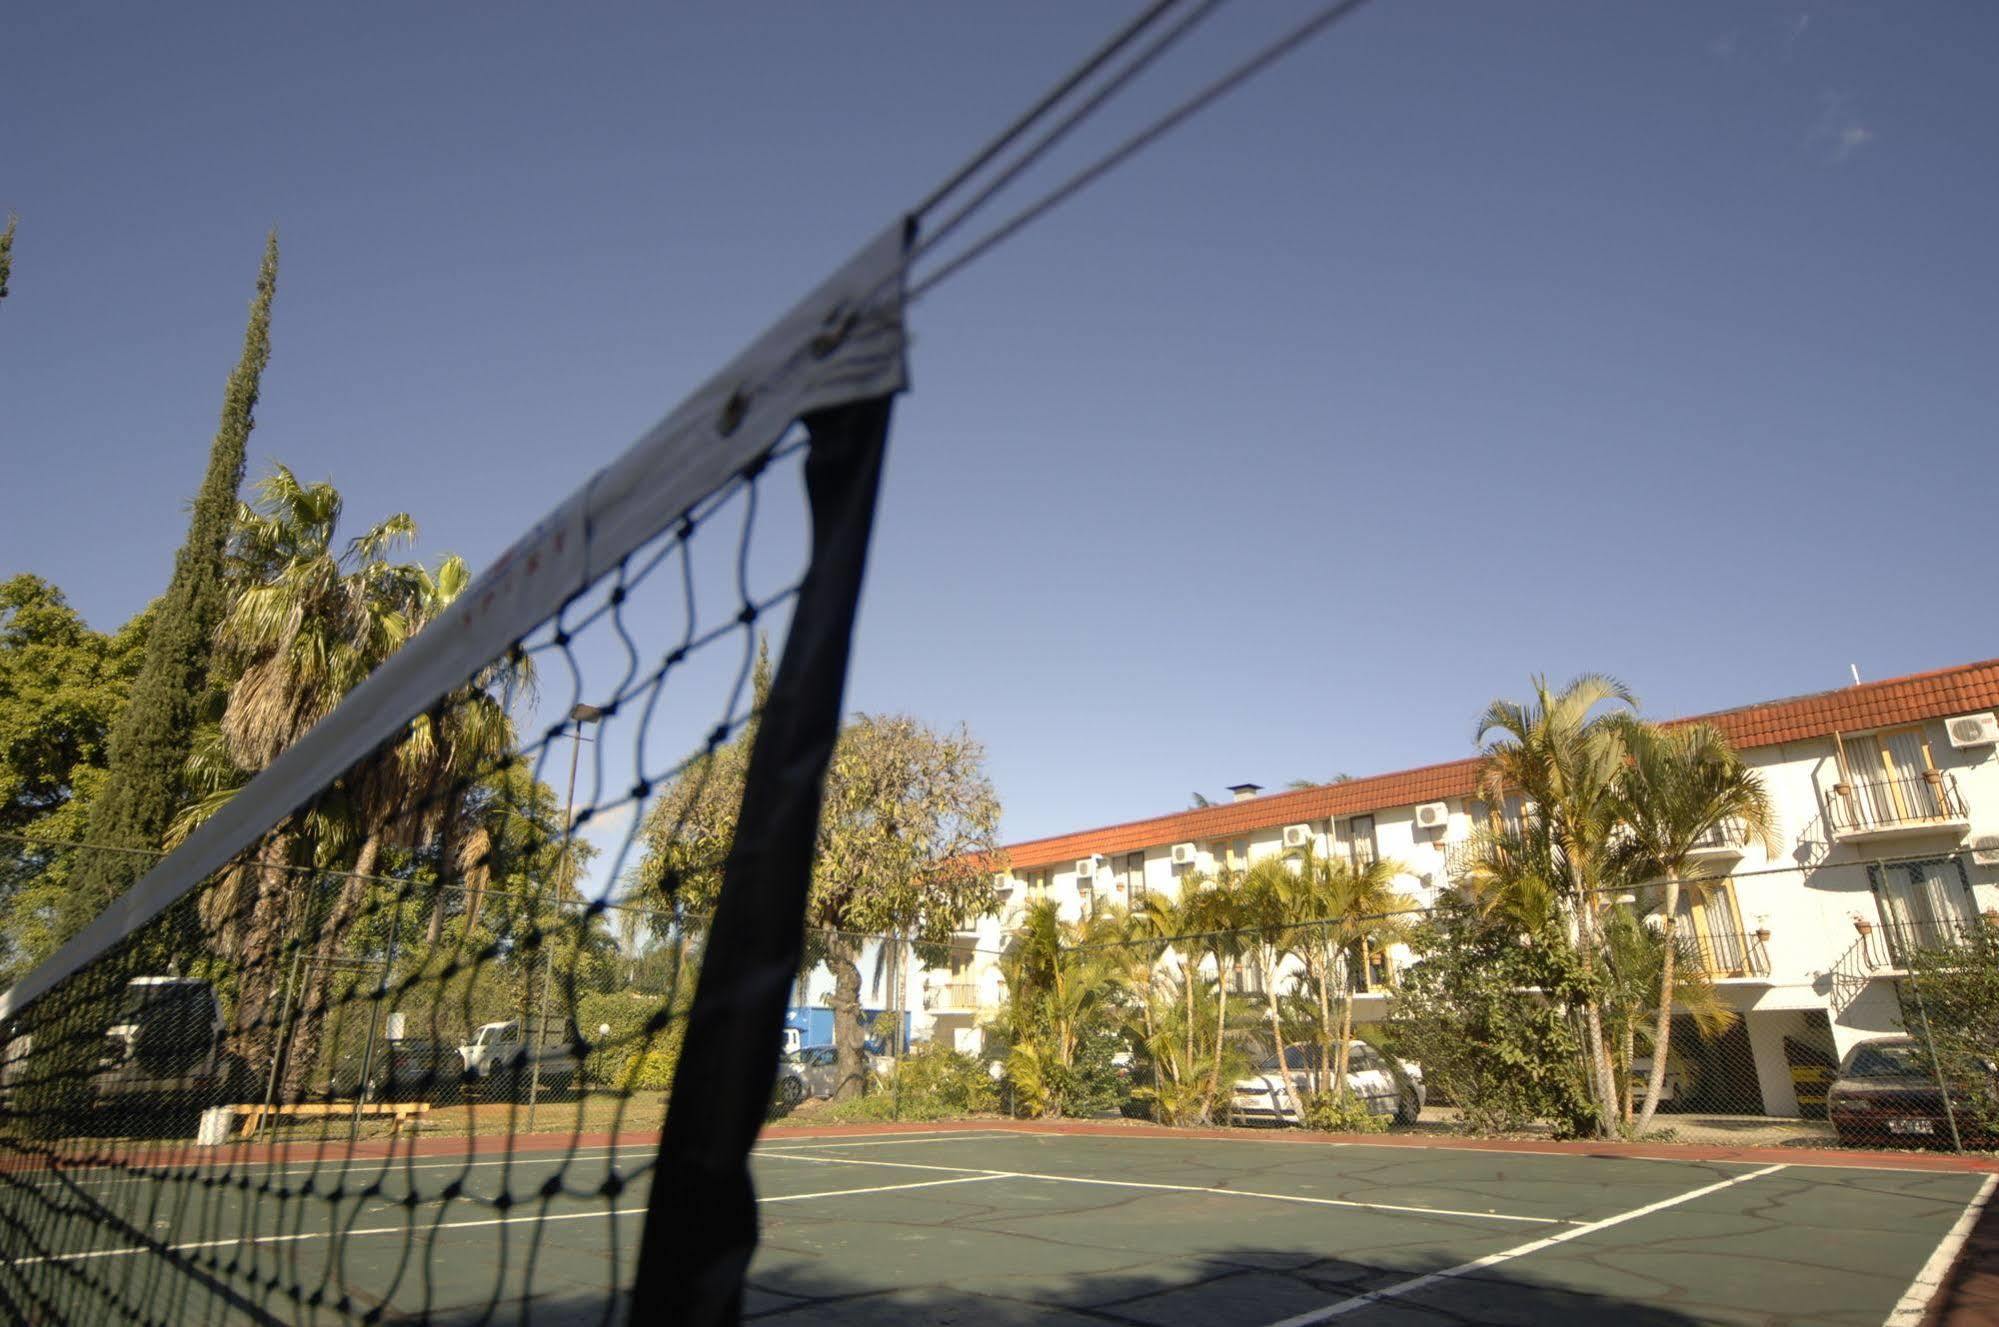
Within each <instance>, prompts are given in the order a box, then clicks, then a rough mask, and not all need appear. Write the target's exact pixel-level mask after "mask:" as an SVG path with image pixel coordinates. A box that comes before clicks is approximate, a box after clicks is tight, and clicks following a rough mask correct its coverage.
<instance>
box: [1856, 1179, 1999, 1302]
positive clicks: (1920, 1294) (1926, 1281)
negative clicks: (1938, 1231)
mask: <svg viewBox="0 0 1999 1327" xmlns="http://www.w3.org/2000/svg"><path fill="white" fill-rule="evenodd" d="M1995 1188H1999V1175H1987V1176H1986V1177H1985V1183H1983V1184H1981V1185H1979V1186H1978V1192H1977V1193H1976V1194H1974V1195H1972V1199H1971V1201H1970V1202H1968V1203H1966V1204H1965V1206H1964V1210H1963V1211H1962V1212H1960V1213H1958V1216H1957V1223H1956V1224H1955V1225H1953V1226H1952V1227H1951V1228H1950V1229H1949V1230H1947V1231H1945V1232H1944V1237H1943V1238H1942V1239H1941V1240H1939V1241H1938V1242H1937V1246H1936V1248H1935V1249H1934V1250H1932V1251H1931V1253H1930V1260H1929V1261H1928V1262H1926V1263H1924V1264H1923V1268H1922V1270H1921V1271H1919V1272H1917V1273H1916V1279H1915V1280H1913V1281H1911V1282H1909V1288H1908V1289H1907V1290H1905V1291H1903V1292H1902V1298H1901V1300H1900V1301H1899V1302H1897V1303H1896V1305H1895V1308H1894V1311H1893V1312H1891V1313H1890V1314H1889V1315H1888V1320H1887V1321H1886V1322H1885V1323H1883V1324H1882V1327H1916V1324H1917V1323H1919V1322H1921V1321H1922V1320H1923V1314H1924V1313H1925V1312H1926V1311H1928V1309H1929V1307H1930V1301H1931V1300H1933V1299H1935V1298H1936V1296H1937V1292H1938V1291H1939V1290H1941V1289H1943V1279H1944V1278H1945V1277H1946V1276H1949V1275H1950V1269H1951V1264H1953V1263H1955V1262H1956V1261H1957V1252H1958V1250H1959V1249H1962V1248H1963V1247H1964V1241H1965V1240H1966V1239H1968V1238H1970V1236H1971V1228H1972V1227H1973V1226H1974V1225H1976V1224H1978V1214H1979V1213H1980V1212H1983V1211H1984V1210H1985V1204H1986V1202H1987V1200H1989V1199H1990V1198H1991V1197H1992V1190H1993V1189H1995Z"/></svg>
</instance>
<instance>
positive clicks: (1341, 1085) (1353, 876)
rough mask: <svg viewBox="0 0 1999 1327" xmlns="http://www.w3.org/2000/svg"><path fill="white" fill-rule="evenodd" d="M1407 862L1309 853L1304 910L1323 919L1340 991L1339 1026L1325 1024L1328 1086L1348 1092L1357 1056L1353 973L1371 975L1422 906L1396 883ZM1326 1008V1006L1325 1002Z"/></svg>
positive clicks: (1321, 934) (1327, 955) (1327, 957)
mask: <svg viewBox="0 0 1999 1327" xmlns="http://www.w3.org/2000/svg"><path fill="white" fill-rule="evenodd" d="M1406 872H1407V868H1406V867H1404V866H1402V864H1401V863H1399V862H1395V861H1390V860H1388V859H1387V858H1381V859H1378V860H1375V861H1371V862H1368V863H1366V864H1365V865H1357V864H1355V863H1353V862H1351V861H1347V860H1344V859H1341V858H1338V857H1317V856H1308V857H1307V858H1306V859H1305V862H1304V869H1303V870H1302V871H1301V872H1300V875H1299V880H1300V883H1301V885H1302V886H1303V894H1304V897H1303V898H1302V899H1301V901H1300V906H1301V909H1303V910H1307V911H1309V913H1310V914H1311V915H1312V916H1313V917H1315V918H1318V919H1320V920H1319V924H1318V925H1317V926H1315V927H1314V928H1313V929H1314V930H1316V931H1317V932H1318V944H1319V946H1320V951H1321V957H1322V961H1323V963H1324V965H1325V972H1326V980H1327V981H1328V982H1329V983H1330V984H1331V985H1332V986H1334V987H1336V988H1337V989H1338V991H1339V996H1340V1007H1339V1026H1338V1028H1337V1030H1335V1029H1333V1028H1332V1027H1331V1026H1330V1025H1329V1022H1322V1023H1321V1030H1320V1045H1319V1072H1320V1074H1321V1076H1322V1077H1323V1078H1325V1079H1326V1081H1327V1083H1328V1090H1330V1091H1333V1092H1335V1093H1337V1092H1343V1091H1345V1090H1346V1083H1347V1065H1348V1062H1349V1060H1350V1059H1351V1058H1352V1048H1353V1027H1354V996H1355V990H1354V985H1355V983H1354V980H1353V971H1354V967H1355V965H1356V964H1358V966H1359V968H1360V971H1361V972H1362V973H1365V972H1367V971H1368V970H1369V968H1370V965H1371V964H1372V962H1373V956H1374V955H1375V954H1376V953H1379V952H1381V951H1382V950H1384V949H1385V948H1386V947H1387V946H1388V945H1390V944H1393V943H1395V942H1396V941H1398V940H1400V939H1401V938H1402V937H1403V935H1404V933H1405V932H1406V930H1407V923H1406V920H1405V919H1406V917H1407V916H1409V915H1412V914H1413V913H1414V912H1415V911H1416V908H1417V904H1416V902H1415V900H1413V899H1411V898H1410V897H1409V896H1408V895H1406V894H1402V893H1400V892H1398V891H1397V890H1396V888H1395V882H1396V880H1398V879H1399V878H1400V877H1401V876H1403V875H1404V874H1406ZM1322 1008H1323V1005H1322ZM1329 1042H1330V1043H1331V1047H1330V1048H1331V1050H1332V1061H1333V1062H1332V1066H1331V1070H1330V1074H1328V1070H1327V1066H1326V1058H1327V1057H1326V1052H1327V1049H1328V1045H1327V1043H1329Z"/></svg>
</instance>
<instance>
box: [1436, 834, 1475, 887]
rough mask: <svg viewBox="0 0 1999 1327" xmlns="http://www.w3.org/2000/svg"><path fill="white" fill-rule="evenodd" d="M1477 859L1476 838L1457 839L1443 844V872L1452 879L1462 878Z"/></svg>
mask: <svg viewBox="0 0 1999 1327" xmlns="http://www.w3.org/2000/svg"><path fill="white" fill-rule="evenodd" d="M1477 860H1478V840H1477V839H1459V840H1458V841H1457V842H1456V843H1446V844H1445V845H1444V874H1445V875H1446V876H1447V877H1449V878H1450V879H1452V880H1463V879H1464V878H1465V877H1466V876H1467V875H1468V874H1470V872H1471V868H1472V864H1473V863H1474V862H1476V861H1477Z"/></svg>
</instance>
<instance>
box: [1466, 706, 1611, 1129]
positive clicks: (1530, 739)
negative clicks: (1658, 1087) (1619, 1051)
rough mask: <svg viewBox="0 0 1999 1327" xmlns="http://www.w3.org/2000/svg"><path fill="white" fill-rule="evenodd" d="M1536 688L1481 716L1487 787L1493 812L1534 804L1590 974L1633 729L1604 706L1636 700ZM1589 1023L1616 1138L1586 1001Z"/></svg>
mask: <svg viewBox="0 0 1999 1327" xmlns="http://www.w3.org/2000/svg"><path fill="white" fill-rule="evenodd" d="M1533 687H1534V695H1533V698H1532V699H1531V700H1529V701H1527V702H1526V703H1524V704H1523V703H1519V702H1515V701H1508V700H1495V701H1493V702H1492V704H1491V705H1489V706H1488V707H1487V708H1486V711H1485V713H1484V715H1483V716H1481V717H1480V719H1479V723H1478V730H1477V736H1476V739H1475V740H1477V741H1478V742H1479V743H1480V744H1481V747H1482V754H1483V756H1484V769H1483V770H1482V772H1481V776H1480V782H1481V783H1482V785H1483V787H1484V790H1485V795H1486V796H1487V798H1488V799H1489V800H1491V801H1492V802H1493V803H1495V804H1498V803H1500V802H1502V801H1503V800H1504V799H1505V798H1506V797H1507V796H1508V795H1511V794H1517V795H1519V796H1521V797H1524V798H1526V799H1527V800H1528V801H1530V802H1531V803H1532V804H1533V811H1532V814H1531V816H1530V817H1529V818H1530V819H1531V820H1532V821H1533V822H1534V825H1535V827H1536V828H1537V829H1538V830H1539V831H1540V832H1541V833H1542V834H1543V835H1544V838H1545V843H1546V845H1547V847H1548V850H1549V852H1548V856H1549V858H1550V861H1551V862H1552V863H1553V864H1554V865H1555V866H1557V867H1558V868H1559V869H1558V870H1555V871H1551V872H1549V873H1548V874H1549V876H1550V878H1549V880H1548V883H1549V884H1550V885H1553V886H1555V887H1557V888H1559V890H1560V891H1561V895H1560V896H1561V902H1562V904H1563V906H1564V907H1565V908H1566V909H1567V911H1568V914H1569V921H1570V924H1571V925H1572V926H1573V927H1574V930H1575V935H1576V941H1577V945H1578V947H1579V949H1580V951H1581V954H1582V958H1583V963H1584V965H1585V969H1586V971H1593V970H1594V966H1595V963H1596V955H1597V951H1598V948H1599V940H1598V937H1597V934H1596V913H1597V900H1598V898H1599V896H1600V895H1601V894H1602V892H1603V886H1604V885H1605V884H1606V882H1607V881H1608V880H1609V879H1610V877H1611V873H1612V871H1613V869H1614V866H1613V861H1612V857H1613V853H1614V850H1615V848H1616V845H1617V843H1618V840H1619V831H1618V823H1619V822H1618V820H1617V816H1616V805H1615V794H1616V790H1617V785H1618V780H1619V777H1620V775H1621V773H1622V771H1623V769H1624V764H1625V751H1626V747H1625V741H1624V738H1625V734H1626V732H1627V731H1628V729H1629V727H1630V725H1629V723H1628V722H1626V721H1625V716H1623V715H1620V714H1615V713H1609V712H1603V707H1605V706H1609V705H1618V706H1623V707H1626V708H1627V709H1636V708H1637V704H1638V702H1637V699H1636V698H1635V697H1634V696H1633V695H1632V694H1631V692H1630V691H1629V690H1628V689H1627V688H1626V687H1625V686H1624V685H1623V684H1622V683H1621V682H1618V681H1617V680H1616V679H1614V678H1610V677H1606V676H1604V675H1602V674H1599V673H1585V674H1583V675H1582V676H1581V677H1578V678H1576V679H1575V680H1574V681H1572V682H1570V683H1569V684H1568V685H1567V686H1566V687H1563V688H1562V689H1561V690H1560V691H1553V690H1550V688H1549V686H1548V682H1547V679H1546V678H1544V677H1536V678H1534V679H1533ZM1582 1016H1583V1032H1584V1041H1585V1045H1586V1050H1587V1054H1588V1056H1589V1059H1590V1071H1591V1072H1590V1081H1591V1084H1592V1090H1593V1092H1594V1094H1595V1097H1596V1105H1597V1116H1598V1121H1597V1123H1598V1128H1599V1129H1600V1130H1601V1132H1602V1133H1604V1134H1606V1135H1608V1134H1610V1133H1612V1132H1614V1131H1615V1127H1616V1119H1615V1111H1616V1102H1617V1089H1616V1085H1615V1083H1613V1082H1612V1080H1611V1069H1610V1056H1609V1053H1608V1048H1607V1046H1606V1045H1605V1042H1604V1033H1603V1012H1602V1008H1601V1004H1600V1001H1599V1000H1598V998H1597V997H1596V996H1595V995H1593V994H1589V993H1587V992H1586V993H1585V994H1584V996H1583V999H1582Z"/></svg>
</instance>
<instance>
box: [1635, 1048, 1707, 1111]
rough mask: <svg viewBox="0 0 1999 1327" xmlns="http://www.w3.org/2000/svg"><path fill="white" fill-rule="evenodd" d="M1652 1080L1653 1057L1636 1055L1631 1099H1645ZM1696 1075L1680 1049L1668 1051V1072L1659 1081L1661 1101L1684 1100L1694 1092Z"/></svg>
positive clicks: (1668, 1102)
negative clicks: (1682, 1056)
mask: <svg viewBox="0 0 1999 1327" xmlns="http://www.w3.org/2000/svg"><path fill="white" fill-rule="evenodd" d="M1651 1082H1652V1057H1651V1056H1649V1055H1636V1056H1633V1057H1632V1060H1631V1099H1632V1100H1633V1101H1634V1102H1637V1101H1643V1100H1644V1099H1645V1093H1646V1090H1647V1088H1648V1087H1649V1086H1650V1084H1651ZM1695 1083H1696V1077H1695V1075H1694V1074H1693V1073H1692V1072H1691V1067H1690V1066H1689V1065H1688V1064H1687V1062H1686V1060H1684V1059H1682V1058H1681V1056H1680V1053H1679V1052H1678V1051H1674V1050H1669V1051H1667V1052H1666V1074H1665V1077H1664V1078H1662V1079H1661V1080H1660V1083H1659V1102H1660V1104H1661V1105H1672V1104H1674V1103H1676V1102H1684V1101H1685V1100H1686V1099H1687V1097H1688V1096H1689V1094H1691V1093H1692V1091H1693V1089H1694V1087H1695Z"/></svg>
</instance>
